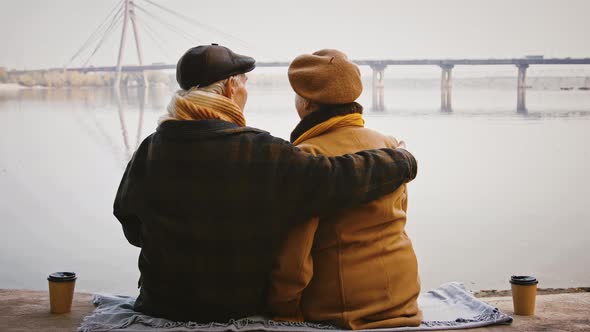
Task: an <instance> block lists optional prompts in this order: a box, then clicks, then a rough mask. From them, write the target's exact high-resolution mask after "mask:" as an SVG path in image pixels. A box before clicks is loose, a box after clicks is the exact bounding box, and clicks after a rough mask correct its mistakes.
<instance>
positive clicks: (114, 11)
mask: <svg viewBox="0 0 590 332" xmlns="http://www.w3.org/2000/svg"><path fill="white" fill-rule="evenodd" d="M123 2H124V0H120V1H118V2H117V3H116V4H115V6H114V7H113V8H112V9H111V11H110V12H109V14H108V15H107V16H106V17H105V19H104V20H103V21H102V23H101V24H100V25H99V26H98V27H97V28H96V30H94V32H92V34H91V35H90V37H88V39H87V40H86V41H85V42H84V44H82V46H81V47H80V49H78V51H76V53H75V54H74V55H73V56H72V57H71V58H70V60H69V61H68V62H67V63H66V64H65V66H64V67H67V66H69V65H70V64H71V63H72V62H73V61H74V60H75V59H76V58H77V57H78V56H79V55H80V54H81V53H82V52H83V51H84V50H86V48H88V46H90V45H91V44H92V43H94V42H95V41H96V38H97V37H98V36H99V35H100V33H99V32H100V31H101V30H103V29H104V27H105V26H106V25H107V22H109V20H110V19H112V17H116V16H117V15H119V13H120V12H121V11H122V10H123V7H124V4H123ZM117 8H118V9H119V10H117ZM113 14H114V15H113ZM103 32H104V31H103Z"/></svg>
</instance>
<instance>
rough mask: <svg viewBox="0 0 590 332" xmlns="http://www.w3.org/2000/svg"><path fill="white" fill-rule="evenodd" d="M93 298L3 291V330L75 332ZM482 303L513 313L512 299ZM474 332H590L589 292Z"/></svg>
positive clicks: (547, 298)
mask: <svg viewBox="0 0 590 332" xmlns="http://www.w3.org/2000/svg"><path fill="white" fill-rule="evenodd" d="M91 299H92V295H91V294H87V293H76V295H75V296H74V303H73V305H72V312H71V313H68V314H63V315H52V314H50V313H49V295H48V294H47V292H43V291H30V290H11V289H0V331H2V332H5V331H6V332H16V331H47V332H65V331H68V332H69V331H76V329H77V327H78V326H79V325H80V322H81V321H82V319H83V318H84V317H85V316H87V315H88V314H90V313H91V312H92V311H93V310H94V305H92V303H91ZM483 300H484V301H485V302H488V303H490V304H491V305H493V306H496V307H498V308H499V309H500V310H502V311H503V312H505V313H510V314H511V313H512V298H511V297H509V296H502V297H487V298H484V299H483ZM475 331H481V332H484V331H485V332H488V331H590V293H565V294H550V295H539V296H537V310H536V315H535V316H531V317H524V316H514V322H513V323H512V325H509V326H493V327H486V328H479V329H475Z"/></svg>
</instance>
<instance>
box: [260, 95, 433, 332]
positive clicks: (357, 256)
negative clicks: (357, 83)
mask: <svg viewBox="0 0 590 332" xmlns="http://www.w3.org/2000/svg"><path fill="white" fill-rule="evenodd" d="M353 106H354V107H353V109H352V111H351V113H355V112H356V111H357V110H358V106H357V105H353ZM343 109H344V110H346V109H347V107H343ZM348 109H351V108H350V107H348ZM316 112H322V110H319V111H316ZM343 113H345V111H344V112H342V108H341V110H328V111H324V114H315V113H312V114H311V115H309V116H308V117H311V119H308V117H306V118H304V119H303V121H302V122H301V124H300V125H299V126H298V128H297V129H296V130H295V132H294V133H295V135H294V136H292V140H296V139H297V137H301V136H299V135H300V134H301V133H302V132H303V131H304V130H305V129H308V131H307V132H308V133H309V132H313V130H311V129H312V128H318V127H319V125H316V123H322V124H326V123H328V124H329V125H328V126H327V127H330V129H327V130H326V131H325V132H324V133H321V134H320V133H318V132H317V130H316V136H315V137H311V138H309V139H307V140H305V141H303V142H301V143H300V144H299V145H297V146H298V147H299V148H300V149H301V150H303V151H306V152H310V153H312V154H314V155H325V156H336V155H341V154H345V153H354V152H357V151H360V150H364V149H376V148H395V147H396V146H397V145H398V143H397V141H396V140H395V139H393V138H391V137H387V136H384V135H382V134H380V133H378V132H376V131H374V130H371V129H368V128H364V127H363V125H362V122H360V123H359V122H357V123H356V124H353V123H354V122H351V121H344V118H343V116H342V114H343ZM354 115H357V116H358V114H354ZM330 116H332V117H330ZM344 117H346V116H344ZM349 117H352V114H351V115H350V116H349ZM317 119H319V121H317ZM330 122H332V123H330ZM314 125H315V126H314ZM324 127H326V126H324ZM406 187H407V186H406V184H404V185H402V186H400V187H399V188H398V189H397V190H395V191H394V192H393V193H389V194H387V195H385V196H383V197H381V198H379V199H377V200H374V201H372V202H369V203H367V204H365V205H362V206H357V207H352V208H349V209H345V210H341V211H339V212H336V213H334V214H332V215H328V216H324V217H321V218H318V217H315V218H312V219H310V220H308V221H307V222H306V223H303V224H300V225H297V226H296V227H294V229H292V230H291V231H290V233H289V235H288V237H287V240H286V241H285V242H284V243H283V248H282V249H281V252H280V254H279V257H278V259H277V261H276V262H275V266H274V268H273V272H272V281H271V289H270V292H269V307H270V308H271V310H272V314H273V315H274V317H275V319H280V320H302V319H305V320H306V321H322V322H329V323H332V324H335V325H337V326H339V327H341V328H347V329H371V328H391V327H400V326H418V325H420V323H421V320H422V313H421V311H420V309H419V308H418V304H417V298H418V295H419V293H420V280H419V276H418V263H417V259H416V255H415V253H414V250H413V247H412V243H411V241H410V239H409V237H408V235H407V233H406V231H405V225H406V211H407V204H408V198H407V188H406Z"/></svg>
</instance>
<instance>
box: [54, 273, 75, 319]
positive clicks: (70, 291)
mask: <svg viewBox="0 0 590 332" xmlns="http://www.w3.org/2000/svg"><path fill="white" fill-rule="evenodd" d="M47 281H48V282H49V306H50V311H51V313H54V314H64V313H67V312H70V311H71V310H72V300H73V299H74V287H75V286H76V274H75V273H74V272H55V273H52V274H50V275H49V276H48V277H47Z"/></svg>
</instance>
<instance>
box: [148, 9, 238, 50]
mask: <svg viewBox="0 0 590 332" xmlns="http://www.w3.org/2000/svg"><path fill="white" fill-rule="evenodd" d="M144 1H145V2H147V3H149V4H151V5H152V6H155V7H158V8H160V9H161V10H164V11H166V12H168V13H169V14H171V15H174V16H176V17H178V18H180V19H182V20H183V21H185V22H188V23H190V24H193V25H195V26H197V27H199V28H202V29H206V30H209V31H212V32H215V33H218V34H220V35H222V36H225V37H226V38H229V39H232V40H235V41H237V42H239V43H241V44H242V45H243V46H247V43H246V42H245V41H243V40H241V39H240V38H237V37H235V36H232V35H230V34H228V33H225V32H223V31H221V30H219V29H217V28H215V27H212V26H210V25H207V24H204V23H199V22H196V21H195V20H194V19H191V18H190V17H188V16H185V15H183V14H181V13H179V12H176V11H174V10H172V9H169V8H167V7H164V6H162V5H160V4H159V3H156V2H154V1H152V0H144Z"/></svg>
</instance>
